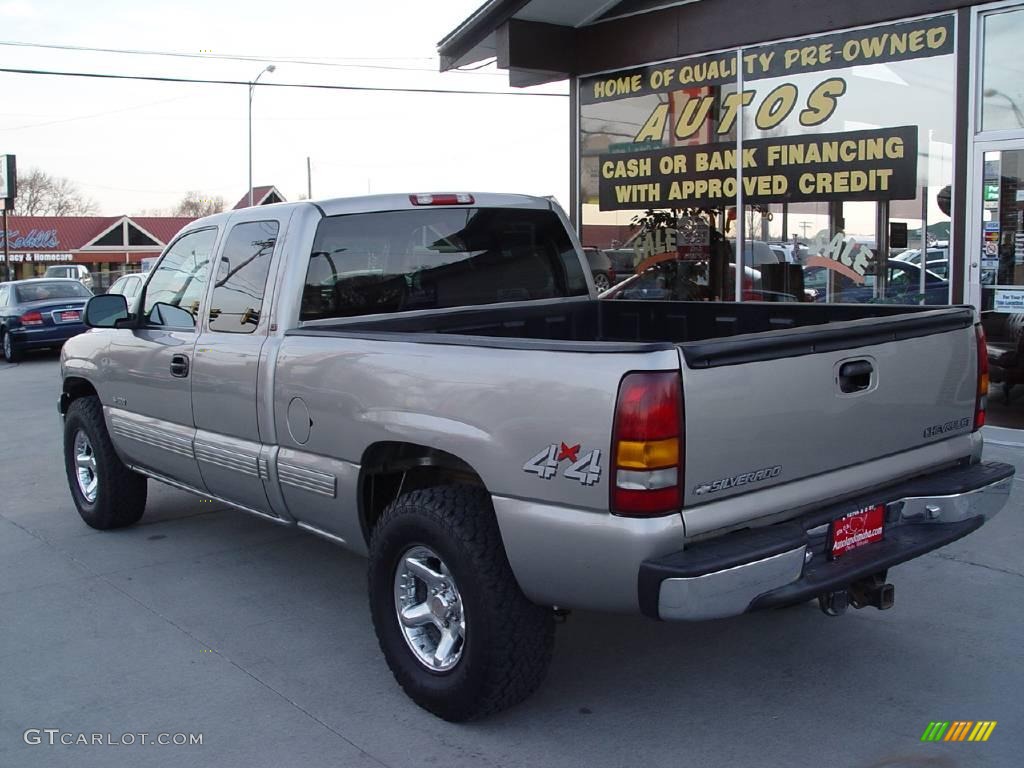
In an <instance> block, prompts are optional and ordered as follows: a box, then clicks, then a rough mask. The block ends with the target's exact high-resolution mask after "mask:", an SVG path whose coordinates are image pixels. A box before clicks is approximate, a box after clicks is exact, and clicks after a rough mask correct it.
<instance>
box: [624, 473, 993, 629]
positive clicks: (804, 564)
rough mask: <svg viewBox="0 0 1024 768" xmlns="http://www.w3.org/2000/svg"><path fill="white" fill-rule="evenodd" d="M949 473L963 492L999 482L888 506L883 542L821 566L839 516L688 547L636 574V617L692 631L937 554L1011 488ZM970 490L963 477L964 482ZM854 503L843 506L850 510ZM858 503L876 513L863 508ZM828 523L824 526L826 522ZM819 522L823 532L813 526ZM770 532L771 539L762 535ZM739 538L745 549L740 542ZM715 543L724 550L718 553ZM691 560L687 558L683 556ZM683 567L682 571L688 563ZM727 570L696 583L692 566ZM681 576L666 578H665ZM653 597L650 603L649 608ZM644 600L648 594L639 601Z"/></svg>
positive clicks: (988, 514) (699, 576) (698, 576)
mask: <svg viewBox="0 0 1024 768" xmlns="http://www.w3.org/2000/svg"><path fill="white" fill-rule="evenodd" d="M973 466H974V467H977V468H978V470H977V471H973V470H972V469H971V468H965V471H964V470H961V469H957V470H955V471H954V474H955V475H956V480H957V481H958V482H952V483H950V485H952V486H953V487H962V486H963V484H964V482H965V476H969V475H971V472H972V471H973V473H974V476H975V477H976V478H977V479H979V480H985V479H986V478H988V479H990V478H991V477H993V476H999V475H1001V477H999V479H997V480H995V481H992V482H987V483H985V484H984V485H979V486H978V487H976V488H972V489H970V490H961V491H959V492H955V493H937V494H935V495H925V494H921V493H913V494H908V495H903V496H901V497H900V498H898V499H896V500H895V501H889V502H887V512H886V522H885V532H886V533H885V535H886V539H884V540H883V541H882V542H879V543H877V544H872V545H869V546H868V547H865V548H864V549H863V550H861V551H858V552H855V553H851V554H849V555H847V556H846V557H844V558H842V559H841V560H835V561H830V560H828V558H827V557H826V555H825V547H826V546H827V543H826V539H827V534H828V527H829V525H828V522H827V520H828V519H834V518H835V517H839V516H841V515H842V514H843V513H844V512H843V509H842V508H838V507H837V508H834V509H832V510H826V511H819V512H817V513H814V514H811V515H807V516H805V518H802V519H801V520H800V521H796V522H790V523H782V524H779V525H777V526H769V527H768V528H764V529H751V530H750V531H745V532H742V533H737V534H731V535H728V536H726V537H722V538H721V539H716V540H713V541H711V542H708V543H707V545H704V546H703V551H702V552H701V551H699V550H700V549H701V547H702V545H697V546H695V547H694V550H698V552H697V553H696V554H693V551H692V550H691V551H686V552H680V553H675V554H673V555H671V556H669V557H667V558H663V559H661V560H660V561H647V562H645V563H644V565H643V566H642V567H641V573H640V603H641V609H642V610H643V612H644V613H646V614H648V615H652V614H654V613H655V612H656V617H657V618H660V619H671V620H684V621H696V620H702V619H716V618H723V617H727V616H735V615H738V614H741V613H745V612H747V611H749V610H754V609H757V608H766V607H772V606H777V605H784V604H786V603H787V602H795V601H797V600H800V599H806V598H807V597H813V596H814V594H820V592H815V591H814V590H815V589H821V590H822V591H826V588H827V589H833V588H836V585H839V586H842V585H843V582H844V581H845V580H846V579H847V578H849V581H846V582H845V583H846V584H847V585H848V584H849V583H852V581H855V580H857V579H860V578H863V577H865V576H867V575H870V574H871V573H877V572H880V571H883V570H885V569H886V568H888V567H890V566H892V565H896V564H898V563H901V562H905V561H907V560H910V559H913V558H914V557H918V556H920V555H921V554H924V553H925V552H928V551H931V550H933V549H937V548H939V547H941V546H945V545H946V544H949V543H950V542H952V541H955V540H956V539H958V538H961V537H962V536H966V535H967V534H969V533H971V532H972V531H974V530H976V529H977V528H979V527H980V526H981V525H982V524H983V523H984V522H986V521H987V520H989V519H991V518H992V517H993V516H994V515H996V514H997V513H998V512H999V511H1000V510H1001V509H1002V508H1003V507H1004V506H1005V505H1006V502H1007V499H1008V498H1009V495H1010V490H1011V486H1012V484H1013V468H1012V467H1009V466H1008V465H996V464H985V465H980V464H979V465H973ZM942 479H943V478H929V479H927V482H921V481H917V482H911V483H907V484H904V485H902V486H900V487H899V488H897V489H893V490H895V491H899V490H902V489H903V488H904V487H907V489H908V490H912V489H915V488H920V487H929V486H940V485H941V482H942ZM966 480H967V482H969V477H967V478H966ZM861 502H862V500H853V501H852V502H848V503H847V504H846V505H845V508H846V509H849V508H850V507H851V506H852V507H853V508H854V509H856V508H857V507H858V506H860V505H861ZM867 503H880V502H879V501H877V500H874V499H873V500H871V501H868V502H867ZM828 515H831V517H828ZM823 517H825V521H824V522H822V518H823ZM771 529H774V530H771ZM744 537H746V539H747V541H744V540H743V539H744ZM723 542H724V544H723ZM751 553H757V555H758V556H756V557H752V558H751V559H749V560H747V561H742V562H729V558H730V557H732V558H733V559H734V561H735V560H741V559H742V558H743V557H744V555H745V554H747V555H749V554H751ZM688 554H689V555H691V557H690V558H688V557H687V555H688ZM688 560H690V561H691V562H688ZM716 562H717V563H728V567H718V568H715V569H714V570H708V571H707V572H706V573H697V572H696V571H699V570H700V569H701V564H702V563H703V564H708V563H716ZM673 569H676V570H678V571H680V572H685V575H678V576H672V575H670V574H671V572H672V570H673ZM652 589H656V592H655V594H656V601H655V600H653V599H652V598H653V597H654V594H652V593H651V592H652ZM645 592H647V595H646V598H645Z"/></svg>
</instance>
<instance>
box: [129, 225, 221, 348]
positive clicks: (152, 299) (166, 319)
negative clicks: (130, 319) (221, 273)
mask: <svg viewBox="0 0 1024 768" xmlns="http://www.w3.org/2000/svg"><path fill="white" fill-rule="evenodd" d="M216 240H217V230H216V229H214V228H211V229H201V230H198V231H197V232H190V233H188V234H187V235H185V236H183V237H180V238H179V239H178V240H176V241H175V242H174V244H173V245H172V246H171V247H170V248H169V249H168V251H167V253H166V254H165V255H164V257H163V258H162V259H161V260H160V263H159V264H158V265H157V267H156V269H154V270H153V274H152V276H151V277H150V279H149V282H148V283H147V284H146V292H145V296H144V300H143V303H142V316H143V317H144V318H145V319H146V321H147V322H149V323H150V324H154V325H163V326H170V327H174V328H186V327H188V328H194V327H195V324H196V319H197V318H198V317H199V308H200V305H201V304H202V301H203V297H204V296H205V294H206V285H207V279H208V275H209V272H210V258H211V256H212V255H213V246H214V244H215V243H216ZM161 304H164V305H170V306H171V307H177V308H178V309H179V310H184V312H180V311H179V312H174V311H166V310H161V309H160V307H159V306H158V305H161ZM154 308H155V309H156V311H154ZM186 313H187V314H188V315H191V324H190V325H189V324H188V320H187V318H186V317H185V314H186Z"/></svg>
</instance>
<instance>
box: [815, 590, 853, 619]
mask: <svg viewBox="0 0 1024 768" xmlns="http://www.w3.org/2000/svg"><path fill="white" fill-rule="evenodd" d="M849 602H850V600H849V595H848V594H847V592H846V590H845V589H839V590H836V591H835V592H826V593H824V594H822V595H818V607H819V608H821V612H822V613H824V614H825V615H826V616H842V615H843V614H844V613H846V606H847V605H849Z"/></svg>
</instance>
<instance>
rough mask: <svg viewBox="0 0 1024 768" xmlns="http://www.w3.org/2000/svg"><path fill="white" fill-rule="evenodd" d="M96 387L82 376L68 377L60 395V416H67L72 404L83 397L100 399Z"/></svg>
mask: <svg viewBox="0 0 1024 768" xmlns="http://www.w3.org/2000/svg"><path fill="white" fill-rule="evenodd" d="M98 396H99V393H98V392H97V391H96V387H94V386H93V385H92V382H90V381H89V380H88V379H85V378H83V377H81V376H67V377H65V379H64V383H63V386H62V388H61V393H60V405H59V410H60V415H61V416H65V415H67V412H68V408H70V407H71V403H73V402H74V401H75V400H78V399H79V398H82V397H98Z"/></svg>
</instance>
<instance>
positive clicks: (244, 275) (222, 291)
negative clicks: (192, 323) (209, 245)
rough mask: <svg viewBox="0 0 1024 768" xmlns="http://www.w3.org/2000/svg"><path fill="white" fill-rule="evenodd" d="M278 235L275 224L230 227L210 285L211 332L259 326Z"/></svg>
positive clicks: (242, 330) (232, 331)
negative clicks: (211, 296)
mask: <svg viewBox="0 0 1024 768" xmlns="http://www.w3.org/2000/svg"><path fill="white" fill-rule="evenodd" d="M277 232H278V223H277V222H276V221H254V222H251V223H247V224H239V225H237V226H235V227H234V228H232V230H231V232H230V233H229V234H228V239H227V242H226V243H225V245H224V256H223V258H221V260H220V264H219V265H218V267H217V277H216V280H215V282H214V286H213V299H212V300H211V302H210V330H211V331H219V332H222V333H252V332H253V331H254V330H255V329H256V326H257V325H259V321H260V312H261V311H262V309H263V293H264V291H265V289H266V286H267V273H268V272H269V270H270V261H271V258H272V257H273V255H274V244H275V243H276V242H277Z"/></svg>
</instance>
